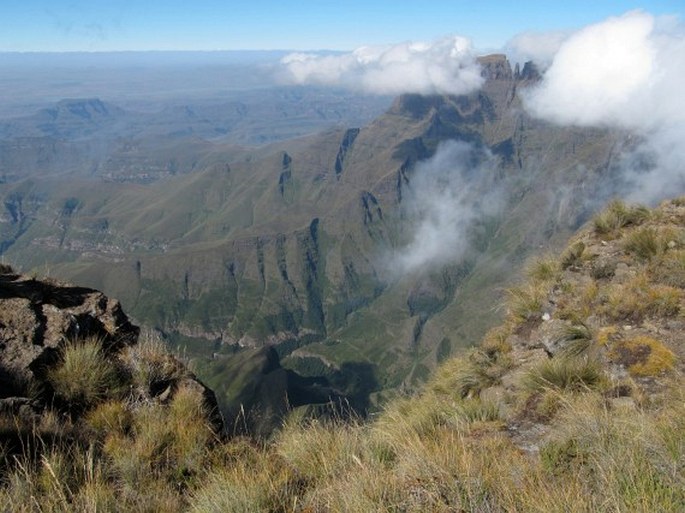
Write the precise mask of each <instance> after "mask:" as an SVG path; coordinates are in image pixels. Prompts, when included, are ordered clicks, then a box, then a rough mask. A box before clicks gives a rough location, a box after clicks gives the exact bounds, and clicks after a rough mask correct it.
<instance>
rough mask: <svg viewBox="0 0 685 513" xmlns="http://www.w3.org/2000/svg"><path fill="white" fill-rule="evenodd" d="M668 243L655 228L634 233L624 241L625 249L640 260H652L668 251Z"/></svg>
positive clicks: (645, 228)
mask: <svg viewBox="0 0 685 513" xmlns="http://www.w3.org/2000/svg"><path fill="white" fill-rule="evenodd" d="M666 244H667V242H666V241H664V240H662V238H661V237H660V236H659V233H658V232H657V230H656V229H655V228H652V227H649V226H646V227H642V228H638V229H637V230H635V231H632V232H631V233H630V234H629V235H627V236H626V238H625V240H624V241H623V248H624V249H625V250H626V251H627V252H628V253H632V254H633V255H635V256H636V257H637V258H639V259H640V260H643V261H646V260H651V259H652V258H654V257H656V256H657V255H659V254H661V253H663V252H664V251H665V250H666V247H667V246H666Z"/></svg>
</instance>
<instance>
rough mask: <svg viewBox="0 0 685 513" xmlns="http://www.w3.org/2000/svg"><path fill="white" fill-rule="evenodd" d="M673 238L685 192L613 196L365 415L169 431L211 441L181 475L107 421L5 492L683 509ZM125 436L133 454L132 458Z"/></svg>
mask: <svg viewBox="0 0 685 513" xmlns="http://www.w3.org/2000/svg"><path fill="white" fill-rule="evenodd" d="M684 248H685V201H684V200H682V199H680V200H674V201H669V202H664V203H663V204H662V205H661V206H659V207H658V208H656V209H654V210H652V211H650V210H648V209H646V208H644V207H637V206H628V205H625V204H623V203H621V202H618V201H615V202H613V203H611V204H610V205H609V207H608V209H607V210H605V211H604V212H602V213H601V214H599V215H597V216H596V217H595V218H594V219H593V220H592V222H590V223H589V224H588V225H587V226H586V227H585V228H584V229H582V230H581V231H580V232H579V233H578V234H577V235H575V236H574V238H573V239H572V240H571V241H570V242H569V244H568V247H567V248H566V250H564V251H563V252H562V253H560V254H559V255H557V256H540V257H538V258H537V259H535V260H533V261H532V262H531V263H530V265H529V266H528V271H527V276H528V277H527V278H526V279H525V280H524V281H522V282H521V283H520V284H519V285H517V286H515V287H512V288H511V289H509V291H508V298H507V301H506V319H505V322H504V323H503V324H502V325H501V326H499V327H497V328H495V329H493V330H491V331H490V332H489V333H488V334H487V335H486V336H485V337H484V339H483V340H482V342H481V343H480V345H479V346H478V347H476V348H474V349H472V350H471V351H469V352H468V353H466V354H464V355H462V356H460V357H458V358H456V359H450V360H449V361H447V362H445V363H444V364H443V365H442V366H441V367H440V368H439V370H438V372H437V373H436V374H435V375H434V376H433V377H432V378H431V379H430V381H429V382H428V384H427V385H426V387H425V388H424V390H423V391H422V392H421V393H420V394H418V395H415V396H409V397H406V398H401V399H397V400H395V401H393V402H392V403H391V404H390V405H389V406H388V408H387V409H386V410H385V411H383V412H382V413H380V414H379V415H378V416H377V417H376V418H375V419H373V420H372V421H370V422H368V423H361V422H355V421H340V422H322V421H304V422H298V421H297V419H296V418H291V419H290V421H289V422H288V423H287V424H286V425H285V426H284V428H283V429H282V431H281V432H280V433H279V434H278V435H276V436H275V437H274V438H273V439H272V440H271V441H270V442H268V443H265V444H255V443H253V442H251V441H249V440H246V439H243V438H240V437H234V438H231V439H228V440H226V441H223V442H221V443H217V442H212V443H209V442H207V443H208V445H207V446H206V448H205V449H202V448H201V447H202V445H201V443H200V445H198V444H197V443H194V444H189V445H179V443H180V442H178V441H174V440H176V439H175V438H174V435H173V434H171V435H170V436H171V438H170V439H169V444H170V445H169V446H168V448H169V450H170V451H172V452H171V453H172V454H180V457H181V458H191V459H188V460H187V461H189V462H192V461H197V460H193V459H192V457H191V454H196V453H193V452H180V453H177V452H174V451H178V450H181V451H183V450H184V449H183V448H185V447H188V448H189V450H190V449H192V450H201V451H205V452H202V454H203V457H202V461H203V464H202V465H201V467H197V466H191V467H188V468H189V472H188V473H185V472H184V473H181V474H174V473H173V472H172V471H171V469H170V468H168V467H166V466H165V465H166V463H165V462H168V460H167V459H166V458H161V459H156V458H157V457H158V456H159V454H160V453H159V452H156V451H155V450H152V451H151V452H147V451H146V450H145V447H147V446H146V445H145V443H146V442H145V440H146V439H145V438H144V437H145V436H147V435H146V433H147V431H146V430H142V428H143V426H144V425H139V426H138V428H134V429H133V430H132V431H131V432H129V434H128V435H124V434H122V432H121V431H120V430H119V428H118V427H117V425H114V426H111V425H110V427H109V428H107V429H105V430H104V431H103V432H102V436H103V437H104V438H99V439H96V441H95V442H94V443H92V445H91V442H88V443H86V444H85V445H83V444H81V445H79V444H77V445H75V446H70V447H69V449H68V451H66V452H65V450H64V447H63V446H57V447H55V446H50V445H48V446H46V448H45V450H44V451H43V454H42V456H41V457H40V458H39V459H37V460H35V461H33V460H31V457H30V455H29V456H25V457H24V458H23V459H20V460H19V462H17V463H15V464H12V463H9V464H8V467H6V468H5V469H4V472H5V479H4V481H3V482H4V486H3V488H2V501H3V502H4V505H5V507H6V508H9V509H11V510H13V511H38V510H40V511H46V510H47V511H73V510H79V511H80V510H83V511H85V510H94V509H98V510H107V511H110V510H111V511H119V510H122V511H126V510H127V508H130V507H131V504H135V507H136V509H137V510H138V511H158V510H164V511H185V510H190V511H198V512H199V511H202V512H211V511H216V512H219V511H245V512H247V511H250V512H252V511H299V512H313V511H317V512H318V511H321V512H325V511H350V512H358V511H483V512H485V511H522V512H523V511H526V512H531V511H533V512H534V511H539V512H548V511H587V512H591V511H592V512H596V511H607V512H608V511H625V512H653V511H664V512H677V511H682V510H683V507H684V506H685V486H684V485H685V467H683V461H685V447H684V446H683V440H685V424H684V423H683V419H685V411H684V410H683V405H684V404H685V403H684V402H683V385H684V382H683V371H685V363H684V362H685V360H684V358H685V345H684V344H683V340H685V337H684V335H685V331H684V330H685V323H684V322H683V318H682V316H683V306H684V303H683V301H684V299H685V296H684V294H683V292H684V291H683V289H684V288H685V280H684V279H683V277H684V276H685V274H684V272H685V260H684V258H683V256H684V254H685V249H684ZM91 418H100V417H91ZM178 420H180V418H179V419H178ZM172 433H173V432H172ZM122 436H128V437H130V440H132V443H133V444H134V445H132V447H133V448H134V449H135V450H134V452H133V453H132V455H131V458H130V459H129V460H126V461H124V460H123V459H122V454H121V453H120V452H118V451H117V450H116V448H117V447H119V445H118V444H119V443H121V437H122ZM152 447H157V446H156V445H153V446H151V449H152ZM184 455H185V456H184ZM84 458H85V461H87V462H89V463H88V464H87V465H86V466H85V467H84V466H82V465H81V463H82V462H83V461H84ZM147 458H149V459H147ZM189 464H190V465H192V463H189ZM143 468H145V469H146V471H145V472H141V470H142V469H143ZM134 476H135V479H136V481H135V487H136V488H135V489H136V490H138V492H137V494H136V493H133V494H132V495H131V493H132V488H131V487H132V485H133V482H134V481H131V479H132V478H134ZM142 490H146V492H145V493H141V491H142ZM121 493H123V497H124V502H120V501H117V499H116V497H118V496H119V495H120V494H121ZM29 497H31V498H32V499H31V500H28V498H29ZM131 498H134V499H135V500H136V501H137V502H133V503H131V502H126V501H127V500H131Z"/></svg>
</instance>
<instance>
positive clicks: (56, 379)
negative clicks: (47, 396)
mask: <svg viewBox="0 0 685 513" xmlns="http://www.w3.org/2000/svg"><path fill="white" fill-rule="evenodd" d="M60 360H61V363H60V365H59V366H58V367H56V368H55V369H54V370H52V371H51V372H50V373H49V375H48V381H49V382H50V384H51V385H52V387H53V389H54V391H55V393H56V394H57V395H58V396H59V397H60V398H62V399H63V400H64V401H67V402H69V403H71V404H73V405H78V406H79V407H90V406H93V405H95V404H96V403H97V402H99V401H100V400H102V399H104V398H105V397H108V396H116V395H117V391H118V390H117V389H118V387H119V386H120V385H121V378H120V375H119V372H118V370H117V368H116V367H115V366H114V364H113V363H112V362H111V361H110V360H108V359H107V358H106V357H105V355H104V353H103V352H102V344H101V342H100V341H99V340H97V339H87V340H84V341H78V340H77V341H71V342H68V343H67V344H66V345H65V346H64V348H62V350H61V353H60Z"/></svg>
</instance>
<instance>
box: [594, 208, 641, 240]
mask: <svg viewBox="0 0 685 513" xmlns="http://www.w3.org/2000/svg"><path fill="white" fill-rule="evenodd" d="M649 216H650V212H649V209H648V208H647V207H644V206H641V205H626V204H625V203H624V202H623V201H621V200H613V201H612V202H611V203H609V205H608V206H607V208H606V209H605V210H604V211H603V212H601V213H600V214H598V215H596V216H595V218H594V219H593V220H592V223H593V226H594V230H595V233H597V234H598V235H615V234H616V233H617V231H618V230H620V229H621V228H623V227H625V226H631V225H639V224H641V223H643V222H644V221H646V220H647V219H648V218H649Z"/></svg>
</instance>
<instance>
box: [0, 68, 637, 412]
mask: <svg viewBox="0 0 685 513" xmlns="http://www.w3.org/2000/svg"><path fill="white" fill-rule="evenodd" d="M481 64H482V66H483V73H484V76H485V77H486V79H487V80H486V82H485V84H484V86H483V88H482V89H481V90H480V91H478V92H476V93H473V94H470V95H467V96H432V97H423V96H418V95H405V96H401V97H399V98H398V99H397V100H396V101H395V103H394V104H393V105H392V107H391V108H390V109H389V110H388V111H387V112H386V113H385V114H383V115H382V116H380V117H378V118H376V119H375V120H374V121H372V122H371V123H369V124H367V125H366V126H363V127H354V126H352V127H349V128H347V127H345V128H339V129H334V130H329V131H327V132H324V133H321V134H317V135H312V136H306V137H301V138H297V139H291V140H287V141H279V142H277V143H272V144H268V145H264V146H260V147H258V148H237V147H235V146H234V145H227V144H224V143H220V142H216V141H213V142H209V141H207V140H200V139H196V138H192V137H191V138H185V139H180V140H178V141H177V140H175V139H173V138H171V139H161V140H160V139H155V138H150V137H148V136H147V135H145V136H144V137H143V136H141V137H140V138H139V139H136V138H134V139H133V140H129V139H124V140H123V141H117V144H116V148H115V150H114V151H112V152H111V153H109V154H107V155H108V157H107V158H106V159H104V160H103V161H101V162H99V163H98V164H97V165H89V166H85V169H86V170H91V171H93V170H94V171H93V172H92V173H91V175H88V176H84V173H83V172H81V173H80V174H78V173H76V174H73V173H72V174H71V175H64V174H62V175H60V176H55V175H54V174H52V175H51V176H48V177H45V176H41V177H39V178H38V177H35V176H34V177H26V178H23V177H22V178H16V177H15V179H12V180H9V179H8V181H7V183H5V184H0V195H1V196H2V199H3V204H4V208H5V210H4V212H3V215H2V217H1V218H0V237H1V238H2V242H1V244H2V251H3V255H4V256H5V257H6V258H7V259H9V261H11V262H15V263H21V265H22V266H23V267H24V268H25V269H34V270H36V271H37V272H42V271H47V272H48V274H50V275H54V276H59V277H62V278H64V279H69V280H72V281H76V282H78V283H83V284H85V285H88V286H92V287H95V288H98V289H101V290H103V291H105V292H106V293H108V294H110V295H112V296H114V297H118V298H120V300H121V301H122V304H123V305H124V307H125V308H126V310H127V311H129V312H130V313H131V315H132V316H133V317H134V318H135V319H136V320H137V321H138V322H140V323H141V324H143V325H145V326H147V327H151V328H154V329H157V330H159V331H160V332H161V333H163V334H164V335H165V337H167V339H168V340H170V341H171V342H172V343H173V344H175V345H176V347H180V348H183V349H184V350H185V351H186V352H187V354H189V355H190V356H192V357H193V358H194V359H195V360H196V362H197V365H198V372H199V373H200V375H201V376H203V377H207V379H210V380H211V379H213V378H214V377H216V379H214V382H213V385H214V386H215V388H216V389H217V393H218V394H219V395H220V396H222V395H224V392H225V393H226V394H229V391H228V389H225V390H222V387H224V385H222V383H221V379H220V375H219V373H218V369H219V368H221V367H225V366H228V367H230V366H231V365H232V364H231V359H232V358H233V357H234V353H235V350H236V348H245V347H249V348H259V347H263V346H272V347H274V349H275V350H276V352H277V353H278V356H279V358H280V359H281V361H282V364H283V366H284V367H286V368H288V369H290V370H292V371H295V372H297V373H298V374H300V375H301V376H303V377H305V378H312V379H325V380H327V381H328V382H329V383H331V384H334V388H335V390H336V392H337V393H338V394H341V395H345V396H346V397H349V398H350V399H351V400H352V402H353V404H355V405H356V406H359V407H360V409H361V410H365V409H367V407H369V406H371V407H373V405H374V404H375V403H378V402H382V401H383V400H384V399H385V398H386V396H388V395H393V394H395V393H397V391H399V390H403V389H412V388H415V387H416V386H418V385H419V384H420V383H422V382H424V381H425V380H426V378H427V377H428V375H429V374H430V372H431V370H432V369H434V368H435V367H436V366H437V365H438V363H439V362H440V361H442V360H444V359H445V358H446V357H447V356H448V355H449V354H451V353H453V352H456V351H458V350H460V349H462V348H464V347H468V346H470V345H472V344H473V343H475V342H476V341H477V340H478V339H479V338H480V336H482V334H483V333H484V332H485V331H486V329H487V328H488V327H489V326H491V325H492V324H493V323H495V322H497V321H498V320H499V319H500V318H501V313H500V312H498V311H497V310H496V309H493V308H492V305H493V303H494V302H495V300H496V298H497V291H498V290H499V289H500V288H501V287H502V286H505V285H506V283H507V282H508V281H509V280H510V277H511V276H512V275H513V274H515V273H516V271H517V269H519V268H520V266H521V265H522V263H523V262H524V261H525V259H526V257H527V256H528V255H530V254H531V251H533V250H534V249H537V248H539V247H540V246H551V247H554V246H555V245H557V244H559V243H560V241H563V240H564V239H565V238H566V237H567V236H568V235H570V233H572V231H573V230H575V229H576V228H577V227H578V226H580V224H582V223H583V222H584V221H585V220H586V219H587V218H588V217H589V216H590V215H591V214H592V213H593V212H594V210H595V208H596V207H597V205H598V204H601V203H602V202H603V201H605V200H606V196H607V195H608V194H611V193H613V189H612V187H614V186H618V185H616V184H618V183H619V182H620V180H619V177H617V164H616V159H617V158H618V155H620V152H621V151H620V150H621V148H622V147H623V146H624V145H625V144H628V142H629V140H628V139H626V136H625V134H622V133H617V132H613V131H610V130H599V129H588V128H582V129H581V128H562V127H558V126H554V125H551V124H549V123H545V122H542V121H539V120H536V119H533V118H532V117H530V116H529V115H527V114H526V113H525V111H524V110H523V109H522V108H521V100H520V98H519V91H520V90H525V89H526V88H527V87H530V85H531V84H534V83H535V81H536V80H537V74H536V72H535V70H534V68H533V67H532V66H526V67H524V68H523V69H522V70H518V68H517V69H514V70H513V69H512V68H511V66H510V64H509V63H508V62H507V61H506V59H505V58H504V56H501V55H497V56H490V57H487V58H484V59H482V61H481ZM15 143H16V144H19V143H18V142H15ZM15 143H13V144H15ZM61 144H66V143H59V144H56V145H52V146H49V145H48V147H47V148H46V149H45V150H44V152H43V154H44V159H43V161H44V162H46V165H48V164H50V163H51V162H52V160H51V158H52V155H53V154H52V153H51V152H53V151H61V150H60V148H61V146H60V145H61ZM19 146H21V145H20V144H19ZM67 146H68V145H67ZM64 151H67V150H64ZM74 151H75V150H74ZM450 159H452V161H453V162H452V161H450ZM58 161H59V159H56V160H55V162H58ZM17 162H23V161H17ZM441 163H442V164H441ZM36 165H37V164H36V163H35V162H30V163H29V164H27V165H26V167H28V168H30V167H31V166H34V167H35V166H36ZM440 165H442V166H443V167H442V168H441V169H439V170H436V168H437V167H439V166H440ZM48 167H49V166H48ZM58 168H59V166H57V168H56V169H58ZM59 169H61V168H59ZM453 169H456V170H457V172H456V173H452V170H453ZM86 174H87V172H86ZM8 176H9V175H8ZM441 180H442V181H445V180H447V182H448V183H450V187H449V188H448V190H447V193H448V194H450V195H451V197H452V199H454V200H455V204H456V205H458V210H455V211H454V212H451V213H450V214H449V216H451V217H449V216H448V217H447V220H446V221H444V220H443V221H442V223H443V224H439V225H438V229H437V232H438V233H439V236H438V238H444V239H447V240H449V241H451V244H452V246H454V251H449V252H447V253H448V254H449V255H450V256H447V257H445V258H444V259H442V260H439V261H436V262H429V263H427V264H426V265H420V266H416V265H414V266H413V267H411V268H408V267H403V266H405V265H409V264H405V262H411V261H412V260H411V259H410V258H409V257H408V256H407V255H411V252H412V251H414V249H413V248H416V247H419V248H420V247H421V246H422V243H421V241H419V242H418V243H417V242H416V236H417V234H420V232H421V229H422V226H423V224H424V223H425V221H426V219H430V218H431V216H432V217H436V214H435V213H433V211H432V210H431V208H432V205H431V201H430V198H431V197H432V196H431V191H430V187H435V186H436V184H437V183H440V181H441ZM484 192H489V193H490V194H489V195H487V196H482V193H484ZM455 212H456V213H455ZM459 213H462V214H463V215H457V214H459ZM452 218H453V219H452ZM450 219H451V221H450ZM462 219H465V221H463V222H462ZM457 247H458V250H457ZM360 383H361V384H362V386H359V384H360ZM386 392H387V393H386Z"/></svg>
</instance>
